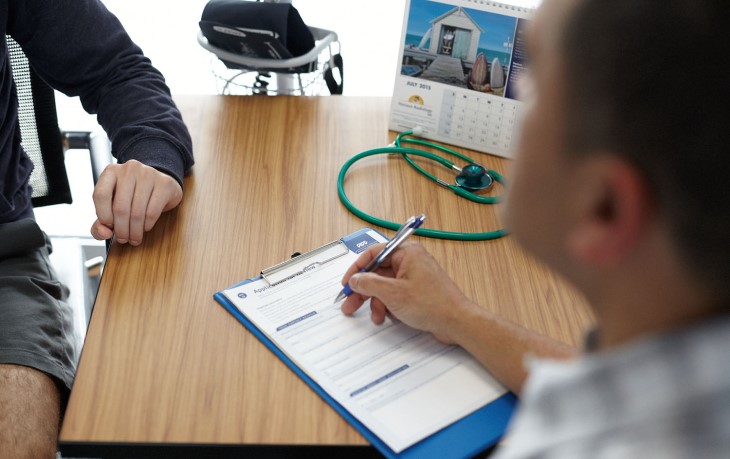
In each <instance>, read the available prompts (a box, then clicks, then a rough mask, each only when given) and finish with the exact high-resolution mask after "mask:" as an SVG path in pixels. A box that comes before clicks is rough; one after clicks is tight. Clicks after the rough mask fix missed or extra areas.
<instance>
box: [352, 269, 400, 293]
mask: <svg viewBox="0 0 730 459" xmlns="http://www.w3.org/2000/svg"><path fill="white" fill-rule="evenodd" d="M392 281H393V279H390V278H388V277H383V276H379V275H377V274H375V273H357V274H354V275H353V276H352V277H351V278H350V280H349V281H348V283H349V284H350V288H351V289H352V290H353V291H354V292H357V293H359V294H361V295H363V296H374V297H378V298H381V299H383V296H388V293H389V291H390V289H391V284H392Z"/></svg>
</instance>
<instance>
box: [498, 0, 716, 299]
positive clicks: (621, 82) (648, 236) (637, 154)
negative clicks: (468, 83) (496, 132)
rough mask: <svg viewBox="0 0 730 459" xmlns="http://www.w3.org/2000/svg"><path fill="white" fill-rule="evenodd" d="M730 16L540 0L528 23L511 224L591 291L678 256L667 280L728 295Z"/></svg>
mask: <svg viewBox="0 0 730 459" xmlns="http://www.w3.org/2000/svg"><path fill="white" fill-rule="evenodd" d="M729 12H730V3H729V2H726V1H721V0H614V1H605V0H545V1H544V2H543V4H542V6H541V7H540V9H539V11H538V14H537V18H536V19H535V21H533V24H532V28H531V29H530V33H529V36H528V39H527V41H528V45H527V46H528V56H529V68H530V70H529V74H528V75H527V77H526V78H525V80H526V84H525V93H526V94H525V99H526V101H527V103H528V107H529V108H528V110H527V114H526V116H525V119H524V123H523V132H522V137H521V146H520V153H519V155H518V158H517V161H516V162H515V164H514V167H513V171H512V174H511V175H512V177H513V179H512V188H511V190H510V194H509V199H508V201H507V202H508V203H507V210H506V220H507V226H508V228H509V229H510V230H511V231H513V233H514V235H515V236H516V237H517V239H518V240H520V242H521V243H522V244H523V245H524V246H525V247H526V248H528V249H529V250H531V251H532V252H534V253H535V254H536V255H538V256H539V257H540V258H543V259H544V260H546V261H547V262H548V263H549V264H551V265H552V266H553V267H555V268H557V269H558V270H560V271H562V272H563V273H564V274H566V275H567V276H568V277H569V278H570V279H571V280H573V281H574V282H576V283H577V284H578V285H579V286H580V287H582V288H583V290H584V291H587V292H586V293H588V294H589V296H591V295H594V296H599V295H601V294H603V293H605V292H602V291H601V288H602V287H601V286H600V285H597V284H600V283H601V282H602V281H604V280H616V281H617V283H618V282H619V281H621V282H627V283H629V284H630V283H631V279H630V278H629V277H630V276H631V274H629V273H642V272H652V271H656V272H658V271H659V268H662V266H660V265H667V264H670V265H671V264H675V263H676V266H673V267H671V269H669V268H668V271H672V272H663V274H661V275H664V276H666V278H664V280H669V279H672V278H674V277H673V276H677V275H680V276H686V277H687V278H689V279H691V280H692V282H694V283H695V284H696V287H697V288H698V289H699V290H700V291H701V292H703V294H706V295H707V296H706V297H707V299H708V301H727V300H728V299H729V298H730V283H729V282H728V281H727V280H728V279H730V243H728V241H730V190H728V188H729V186H728V185H730V126H728V124H729V123H730V84H729V83H728V79H730V59H728V56H730V46H729V45H728V44H729V43H730V36H729V35H730V33H729V32H730V29H728V28H727V26H726V19H727V17H728V13H729ZM664 267H666V266H664ZM622 272H623V273H625V274H624V275H625V276H626V277H627V279H621V276H622V274H621V273H622ZM637 282H638V281H637Z"/></svg>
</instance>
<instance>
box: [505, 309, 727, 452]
mask: <svg viewBox="0 0 730 459" xmlns="http://www.w3.org/2000/svg"><path fill="white" fill-rule="evenodd" d="M529 365H530V377H529V380H528V382H527V384H526V385H525V389H524V391H523V392H524V393H523V397H522V400H521V407H520V409H519V411H518V413H517V414H516V415H515V419H514V420H513V423H512V426H511V428H510V435H509V436H508V437H507V439H506V440H505V442H504V444H503V446H502V448H501V449H500V450H498V451H497V454H496V455H495V458H499V459H508V458H528V457H529V458H560V459H567V458H622V459H623V458H690V457H691V458H725V459H727V458H730V317H727V316H726V317H721V318H716V319H712V320H710V321H707V322H705V323H703V324H700V325H697V326H694V327H691V328H686V329H682V330H680V331H677V332H673V333H667V334H663V335H658V336H653V337H650V338H647V339H643V340H641V341H637V342H635V343H632V344H629V345H626V346H624V347H622V348H620V349H616V350H614V351H611V352H605V353H595V354H586V355H585V356H583V357H582V358H580V359H578V360H575V361H571V362H558V361H547V360H534V361H532V362H530V363H529Z"/></svg>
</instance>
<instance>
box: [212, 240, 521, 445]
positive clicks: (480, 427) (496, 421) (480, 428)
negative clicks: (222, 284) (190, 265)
mask: <svg viewBox="0 0 730 459" xmlns="http://www.w3.org/2000/svg"><path fill="white" fill-rule="evenodd" d="M371 231H374V230H373V229H371V228H364V229H362V230H359V231H356V232H355V233H352V234H350V235H348V236H345V237H343V238H342V239H341V240H340V241H342V242H343V243H344V244H345V246H346V247H347V248H348V249H349V250H350V251H352V252H354V253H360V252H362V251H364V250H365V249H367V248H368V247H369V246H371V245H373V244H376V243H378V241H376V240H375V239H374V238H373V237H372V236H371V235H370V234H368V232H371ZM315 250H318V249H315ZM308 253H310V252H308ZM306 255H307V254H304V255H303V256H306ZM298 258H299V257H296V258H293V259H292V261H296V260H298ZM285 263H286V262H285ZM285 263H282V264H280V265H277V266H281V265H284V264H285ZM261 278H262V277H261V276H257V277H254V278H251V279H246V280H244V281H242V282H239V283H238V284H235V285H233V286H231V287H229V288H233V287H237V286H240V285H244V284H247V283H249V282H253V281H256V280H259V279H261ZM213 298H215V300H216V301H218V303H220V304H221V305H222V306H223V307H224V308H225V309H226V310H227V311H228V312H229V313H231V315H233V317H235V318H236V319H237V320H238V321H239V322H241V324H243V326H244V327H246V328H247V329H248V330H249V331H250V332H251V333H253V334H254V336H256V337H257V338H258V339H259V340H260V341H261V342H262V343H264V344H265V345H266V347H268V348H269V349H270V350H271V352H273V353H274V354H275V355H276V356H277V357H279V358H280V359H281V360H282V361H283V362H284V363H285V364H286V366H288V367H289V368H290V369H291V370H292V371H293V372H294V373H296V374H297V376H299V377H300V378H302V380H304V382H305V383H307V385H309V387H311V388H312V389H313V390H314V391H315V392H316V393H317V394H318V395H319V396H320V397H322V399H323V400H324V401H326V402H327V403H328V404H329V405H330V406H332V408H334V409H335V411H337V412H338V413H339V414H340V415H341V416H342V417H343V418H345V420H346V421H347V422H349V423H350V424H351V425H352V426H353V427H355V429H357V431H358V432H360V434H362V436H364V437H365V438H366V439H367V440H368V441H369V442H370V443H371V444H372V445H373V446H374V447H375V448H376V449H377V450H378V451H380V452H381V453H382V454H383V455H384V456H385V457H388V458H409V459H411V458H412V459H415V458H438V459H443V458H444V457H472V456H474V455H476V454H478V453H480V452H482V451H485V450H486V449H488V448H490V447H491V446H493V445H495V444H496V443H497V442H498V441H499V439H500V438H502V436H503V435H504V433H505V431H506V429H507V424H508V423H509V420H510V418H511V417H512V414H513V412H514V410H515V406H516V403H517V398H516V397H515V396H514V395H513V394H512V393H510V392H507V393H506V394H504V395H502V396H501V397H499V398H497V399H496V400H494V401H492V402H491V403H489V404H487V405H485V406H484V407H482V408H480V409H478V410H477V411H475V412H473V413H471V414H469V415H467V416H465V417H463V418H461V419H460V420H458V421H456V422H454V423H453V424H450V425H448V426H446V427H444V428H443V429H441V430H440V431H438V432H436V433H434V434H432V435H430V436H429V437H426V438H424V439H423V440H421V441H419V442H418V443H415V444H414V445H412V446H410V447H408V448H406V449H405V450H403V451H401V452H400V453H395V452H394V451H393V450H392V449H390V447H388V445H386V444H385V443H384V442H383V441H382V440H381V439H380V438H379V437H378V436H377V435H375V434H374V433H373V432H372V431H370V429H368V428H367V427H365V425H364V424H363V423H361V422H360V421H359V420H358V419H357V418H355V417H354V416H353V415H352V414H350V412H349V411H347V410H346V409H345V408H344V407H343V406H342V405H340V404H339V403H338V402H337V401H336V400H335V399H334V398H332V397H331V396H330V395H329V394H328V393H327V392H326V391H325V390H324V389H322V387H321V386H320V385H319V384H317V383H316V382H315V381H314V380H313V379H312V378H310V377H309V376H308V375H307V374H306V373H305V372H304V371H302V370H301V369H300V368H299V367H298V366H297V365H296V364H295V363H294V362H293V361H292V360H291V359H290V358H289V357H287V356H286V355H285V354H284V353H283V352H282V351H281V350H280V349H279V348H278V347H277V346H276V345H275V344H274V343H273V342H272V341H271V340H270V339H269V338H268V337H267V336H266V335H265V334H264V333H262V332H261V330H259V329H258V328H257V327H256V326H255V325H254V324H253V323H252V322H251V321H249V320H248V319H247V318H246V316H245V315H243V314H242V313H241V312H240V311H239V310H238V308H236V307H235V306H234V305H233V303H231V301H230V300H229V299H228V298H227V297H226V296H225V295H224V294H223V291H220V292H217V293H215V294H214V295H213Z"/></svg>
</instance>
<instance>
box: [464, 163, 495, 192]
mask: <svg viewBox="0 0 730 459" xmlns="http://www.w3.org/2000/svg"><path fill="white" fill-rule="evenodd" d="M455 180H456V184H457V185H459V186H460V187H462V188H466V189H467V190H470V191H478V190H488V189H489V188H491V187H492V185H493V184H494V179H493V178H492V176H491V175H489V173H487V169H485V168H484V166H480V165H479V164H476V163H472V164H469V165H467V166H464V168H463V169H462V170H461V172H459V174H458V175H457V176H456V179H455Z"/></svg>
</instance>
